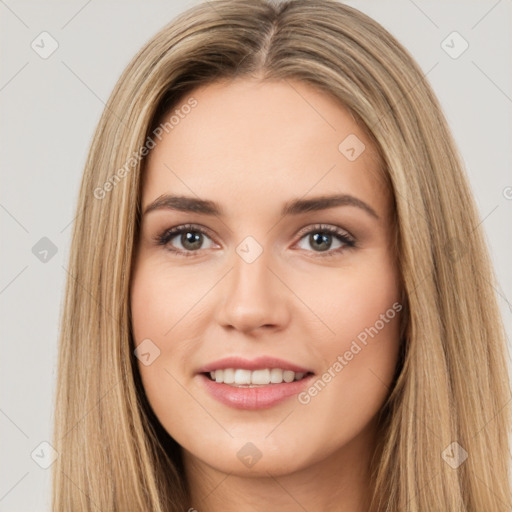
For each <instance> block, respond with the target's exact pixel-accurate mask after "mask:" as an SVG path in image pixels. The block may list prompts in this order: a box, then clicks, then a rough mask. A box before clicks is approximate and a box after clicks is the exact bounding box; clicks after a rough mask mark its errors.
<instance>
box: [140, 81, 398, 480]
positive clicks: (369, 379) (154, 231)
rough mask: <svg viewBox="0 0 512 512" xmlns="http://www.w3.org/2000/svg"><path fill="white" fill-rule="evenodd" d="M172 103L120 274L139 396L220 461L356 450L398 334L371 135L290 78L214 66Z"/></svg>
mask: <svg viewBox="0 0 512 512" xmlns="http://www.w3.org/2000/svg"><path fill="white" fill-rule="evenodd" d="M192 98H193V99H192ZM194 100H195V101H194ZM185 105H193V107H190V108H187V107H184V106H185ZM183 107H184V108H183ZM176 109H177V110H178V112H174V111H173V113H171V114H173V115H174V116H175V118H174V119H173V121H172V123H171V125H172V128H171V129H170V128H169V126H171V125H167V132H166V131H165V130H160V132H162V134H163V135H162V136H161V140H158V139H157V138H154V140H155V142H157V144H156V146H155V147H154V149H152V151H151V153H150V155H149V159H148V165H147V169H146V171H145V172H146V175H145V177H144V184H143V193H142V212H143V217H142V223H141V232H140V240H139V245H138V247H137V255H136V262H135V267H134V273H133V275H132V288H131V310H132V321H133V333H134V341H135V345H136V346H138V345H140V346H139V347H138V349H137V357H138V358H139V361H138V364H139V370H140V373H141V376H142V381H143V385H144V389H145V392H146V394H147V397H148V400H149V402H150V404H151V407H152V408H153V410H154V412H155V414H156V416H157V417H158V419H159V420H160V422H161V423H162V425H163V426H164V428H165V429H166V430H167V432H168V433H169V434H170V435H171V436H172V437H173V438H174V439H175V440H176V441H177V442H178V443H179V444H180V445H181V446H182V447H183V448H184V454H185V457H186V460H188V461H191V462H194V463H196V464H203V465H205V464H206V465H207V466H208V467H210V468H214V469H216V470H219V471H222V472H226V473H232V474H240V475H244V474H251V475H256V474H261V475H264V474H266V472H270V473H271V474H273V475H279V474H287V473H292V472H294V471H297V470H300V469H306V468H308V467H310V466H313V465H315V464H318V463H321V462H323V461H325V460H327V459H329V460H338V462H339V463H343V464H354V467H355V465H357V463H358V461H360V460H362V455H363V454H367V453H369V450H370V448H371V447H372V442H373V440H374V436H375V415H376V413H377V412H378V411H379V409H380V408H381V406H382V404H383V402H384V400H385V398H386V396H387V394H388V392H389V386H390V384H391V382H392V378H393V374H394V371H395V366H396V362H397V355H398V348H399V317H400V314H399V311H400V309H401V304H399V302H398V301H399V297H400V290H399V284H398V283H399V279H398V273H397V267H396V261H395V259H394V256H393V251H392V245H391V242H392V240H393V235H392V228H391V209H390V205H391V201H390V197H389V194H388V193H387V191H386V189H385V187H384V185H383V182H382V179H380V178H379V168H378V165H379V164H378V160H377V158H376V155H375V153H374V148H373V146H372V145H371V143H370V140H369V139H368V138H367V137H366V136H365V135H364V132H363V131H362V130H361V128H360V127H359V126H358V125H357V124H356V123H355V122H354V120H353V118H352V117H351V115H350V114H349V113H348V111H347V110H345V109H344V108H343V107H342V106H340V105H339V104H338V103H337V102H336V101H334V100H332V99H331V98H329V97H327V96H326V95H324V94H322V93H320V92H317V91H316V90H314V89H312V88H311V87H310V86H308V85H306V84H304V83H301V82H296V81H295V82H294V81H291V82H290V81H283V82H259V81H256V80H249V79H238V80H235V81H232V82H229V83H228V82H225V83H221V82H218V83H216V84H212V85H208V86H206V87H201V88H199V89H197V90H195V91H194V92H193V94H191V95H190V96H189V97H188V98H186V99H185V100H184V101H183V102H182V104H181V106H177V107H176ZM176 109H175V110H176ZM171 114H169V115H171ZM160 132H159V133H160ZM176 196H178V197H180V198H181V199H176V198H175V197H176ZM335 196H336V197H335ZM173 198H174V199H173ZM320 198H321V199H320ZM330 198H333V199H330ZM179 226H182V227H183V226H184V229H183V231H182V232H181V233H180V232H176V233H170V232H169V231H170V230H171V229H174V228H178V227H179ZM210 372H212V373H211V375H210ZM213 372H215V373H213ZM212 376H213V379H214V380H212ZM292 379H293V381H292V382H289V381H290V380H292ZM224 381H225V382H224ZM363 459H364V457H363ZM205 467H206V466H205Z"/></svg>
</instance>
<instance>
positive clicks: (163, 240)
mask: <svg viewBox="0 0 512 512" xmlns="http://www.w3.org/2000/svg"><path fill="white" fill-rule="evenodd" d="M188 231H191V232H197V233H201V234H203V235H205V236H207V237H208V238H211V236H210V235H209V232H208V231H207V230H205V229H204V228H202V227H201V226H199V225H196V224H184V225H181V226H176V227H174V228H171V229H166V230H165V231H163V232H162V233H160V234H158V235H156V236H155V237H154V241H155V242H156V244H157V245H162V246H168V244H169V242H170V241H171V240H172V239H173V238H175V237H176V235H181V234H182V233H186V232H188ZM311 233H322V234H325V233H328V234H331V235H335V236H336V237H337V238H338V240H339V241H340V242H342V243H343V244H344V245H343V246H342V247H338V248H337V249H334V250H330V249H329V250H327V251H325V253H322V251H321V252H318V256H319V257H321V258H329V257H333V256H336V255H338V254H339V253H340V252H342V251H344V250H345V249H347V248H353V247H356V241H355V239H354V238H353V237H352V236H351V235H349V234H348V233H347V232H346V231H345V230H342V229H341V228H337V227H334V226H329V225H327V224H315V225H314V226H312V227H311V228H308V229H307V230H306V231H304V230H301V232H300V233H299V234H300V237H299V240H298V241H300V240H302V239H303V238H304V237H305V236H306V235H310V234H311ZM167 249H168V250H169V251H171V252H172V253H175V254H177V255H181V256H185V257H187V258H188V257H194V256H196V255H197V253H198V252H199V250H196V251H182V250H180V249H175V248H172V247H171V246H170V245H169V246H168V247H167ZM311 252H317V251H311Z"/></svg>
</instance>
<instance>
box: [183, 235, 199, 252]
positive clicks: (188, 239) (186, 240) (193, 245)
mask: <svg viewBox="0 0 512 512" xmlns="http://www.w3.org/2000/svg"><path fill="white" fill-rule="evenodd" d="M202 236H203V235H202V233H196V232H194V231H187V232H186V233H183V235H182V236H181V243H182V245H183V247H185V249H199V248H200V247H201V242H202ZM187 245H188V247H187Z"/></svg>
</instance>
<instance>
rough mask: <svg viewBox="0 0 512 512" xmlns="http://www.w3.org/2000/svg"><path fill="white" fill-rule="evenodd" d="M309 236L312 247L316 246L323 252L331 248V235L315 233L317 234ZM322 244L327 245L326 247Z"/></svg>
mask: <svg viewBox="0 0 512 512" xmlns="http://www.w3.org/2000/svg"><path fill="white" fill-rule="evenodd" d="M309 236H310V241H311V242H312V243H311V245H312V246H313V247H314V246H316V247H317V248H318V249H320V250H321V251H326V250H327V249H329V247H331V242H332V241H331V240H330V237H331V235H328V234H319V233H315V234H312V235H309ZM322 244H325V245H326V247H325V246H322Z"/></svg>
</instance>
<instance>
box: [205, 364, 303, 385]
mask: <svg viewBox="0 0 512 512" xmlns="http://www.w3.org/2000/svg"><path fill="white" fill-rule="evenodd" d="M202 375H204V376H205V377H206V378H207V379H209V380H210V381H212V382H217V383H219V384H226V385H228V386H232V387H237V388H254V387H261V386H269V385H278V384H283V383H291V382H298V381H301V380H303V379H305V378H307V377H309V376H310V375H313V373H312V372H295V371H293V370H284V369H282V368H262V369H258V370H247V369H244V368H224V369H218V370H212V371H209V372H204V373H202Z"/></svg>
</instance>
